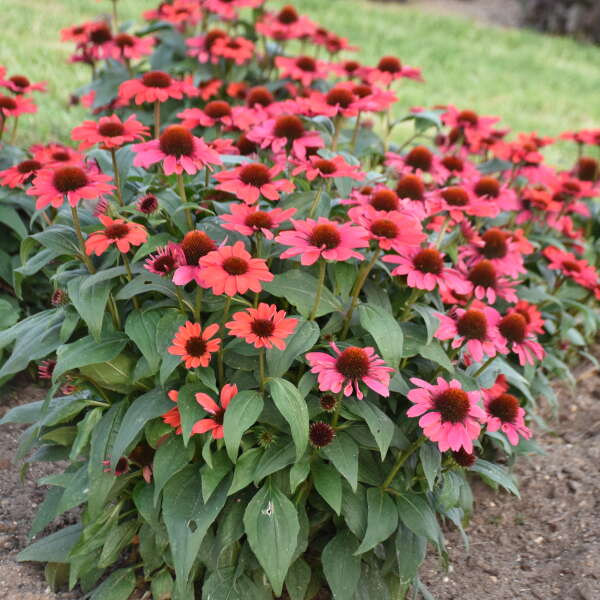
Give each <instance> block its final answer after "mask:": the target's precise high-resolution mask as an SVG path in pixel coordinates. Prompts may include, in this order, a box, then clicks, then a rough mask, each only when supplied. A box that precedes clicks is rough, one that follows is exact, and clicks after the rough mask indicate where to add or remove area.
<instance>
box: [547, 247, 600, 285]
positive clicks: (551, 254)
mask: <svg viewBox="0 0 600 600" xmlns="http://www.w3.org/2000/svg"><path fill="white" fill-rule="evenodd" d="M543 255H544V256H545V257H546V258H547V259H548V260H549V261H550V264H549V265H548V267H549V268H550V269H555V270H557V271H560V273H561V275H562V276H563V277H568V278H570V279H572V280H573V281H575V283H578V284H579V285H581V286H583V287H586V288H589V289H592V288H594V287H595V286H596V285H597V284H598V273H597V272H596V269H595V268H594V267H593V266H592V265H590V263H588V261H587V260H584V259H582V258H577V257H576V256H575V255H574V254H573V253H571V252H565V251H564V250H560V249H559V248H557V247H556V246H548V247H547V248H544V250H543Z"/></svg>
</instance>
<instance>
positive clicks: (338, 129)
mask: <svg viewBox="0 0 600 600" xmlns="http://www.w3.org/2000/svg"><path fill="white" fill-rule="evenodd" d="M343 122H344V117H343V116H342V115H336V116H335V117H334V119H333V124H334V126H335V130H334V132H333V137H332V138H331V149H332V150H333V151H335V150H337V145H338V139H339V137H340V133H341V131H342V123H343Z"/></svg>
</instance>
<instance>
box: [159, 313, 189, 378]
mask: <svg viewBox="0 0 600 600" xmlns="http://www.w3.org/2000/svg"><path fill="white" fill-rule="evenodd" d="M185 321H186V318H185V316H184V315H182V314H181V313H180V312H179V311H178V310H174V309H173V310H167V311H165V314H164V315H163V317H162V318H161V320H160V321H159V322H158V327H157V328H156V349H157V350H158V354H159V355H160V356H161V358H162V363H161V365H160V383H161V385H164V384H165V382H166V381H167V379H168V378H169V375H171V373H172V372H173V371H174V370H175V369H176V368H177V365H178V364H179V363H180V362H181V357H180V356H176V355H174V354H169V353H168V352H167V348H168V347H169V346H170V345H171V343H172V340H173V338H174V337H175V334H176V333H177V330H178V329H179V327H181V326H182V325H183V324H184V323H185Z"/></svg>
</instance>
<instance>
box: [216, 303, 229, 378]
mask: <svg viewBox="0 0 600 600" xmlns="http://www.w3.org/2000/svg"><path fill="white" fill-rule="evenodd" d="M231 300H232V298H231V296H227V300H225V307H224V308H223V316H222V317H221V323H220V324H219V335H220V334H221V331H222V330H223V327H224V326H225V321H227V315H228V314H229V309H230V307H231ZM217 372H218V377H219V385H220V387H223V384H224V383H225V382H224V379H225V367H224V365H223V336H221V345H220V346H219V353H218V355H217Z"/></svg>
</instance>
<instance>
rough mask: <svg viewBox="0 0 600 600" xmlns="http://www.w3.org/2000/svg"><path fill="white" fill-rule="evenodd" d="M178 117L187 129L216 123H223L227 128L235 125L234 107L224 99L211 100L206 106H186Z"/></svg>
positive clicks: (212, 125)
mask: <svg viewBox="0 0 600 600" xmlns="http://www.w3.org/2000/svg"><path fill="white" fill-rule="evenodd" d="M239 108H241V107H238V109H239ZM177 117H178V118H179V119H181V120H182V121H181V124H182V125H183V126H184V127H185V128H186V129H194V128H196V127H214V126H215V125H221V126H223V127H224V128H225V129H231V128H232V127H233V109H232V107H231V105H230V104H229V103H228V102H225V101H224V100H211V101H210V102H208V103H207V104H206V105H205V106H204V108H186V109H185V110H183V111H181V112H180V113H177Z"/></svg>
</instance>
